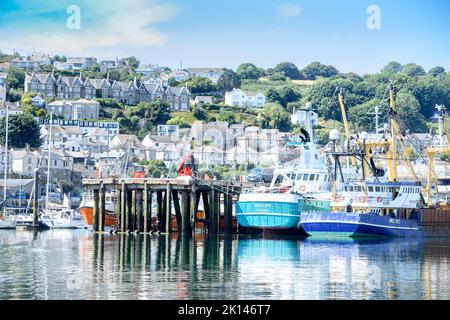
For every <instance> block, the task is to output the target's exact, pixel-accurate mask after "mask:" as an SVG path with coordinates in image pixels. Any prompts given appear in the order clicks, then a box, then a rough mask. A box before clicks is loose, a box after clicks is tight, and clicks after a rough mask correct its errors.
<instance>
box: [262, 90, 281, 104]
mask: <svg viewBox="0 0 450 320" xmlns="http://www.w3.org/2000/svg"><path fill="white" fill-rule="evenodd" d="M265 96H266V99H267V102H276V103H280V101H281V100H282V99H281V96H280V93H279V92H278V90H277V89H275V88H274V87H271V88H269V89H268V90H267V91H266V94H265Z"/></svg>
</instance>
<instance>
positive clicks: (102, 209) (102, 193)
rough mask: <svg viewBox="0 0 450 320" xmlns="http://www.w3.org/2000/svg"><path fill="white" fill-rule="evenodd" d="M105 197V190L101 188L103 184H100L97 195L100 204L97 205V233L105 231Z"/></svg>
mask: <svg viewBox="0 0 450 320" xmlns="http://www.w3.org/2000/svg"><path fill="white" fill-rule="evenodd" d="M105 195H106V190H105V187H104V186H103V184H101V186H100V194H99V198H100V204H99V210H100V212H99V213H100V215H99V218H98V231H100V232H103V231H105V216H106V213H105V201H106V200H105Z"/></svg>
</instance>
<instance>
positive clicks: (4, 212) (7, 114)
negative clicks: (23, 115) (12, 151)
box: [3, 104, 9, 217]
mask: <svg viewBox="0 0 450 320" xmlns="http://www.w3.org/2000/svg"><path fill="white" fill-rule="evenodd" d="M5 106H6V134H5V168H4V170H5V173H4V177H3V217H6V181H7V180H8V131H9V108H8V104H5Z"/></svg>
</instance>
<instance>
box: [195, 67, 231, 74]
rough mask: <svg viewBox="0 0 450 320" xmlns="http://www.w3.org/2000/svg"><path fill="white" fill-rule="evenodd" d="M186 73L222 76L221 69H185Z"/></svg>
mask: <svg viewBox="0 0 450 320" xmlns="http://www.w3.org/2000/svg"><path fill="white" fill-rule="evenodd" d="M186 71H187V72H189V73H208V72H211V73H220V74H222V73H223V72H224V71H223V68H205V67H201V68H186Z"/></svg>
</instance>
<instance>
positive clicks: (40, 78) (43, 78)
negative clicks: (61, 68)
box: [27, 73, 56, 83]
mask: <svg viewBox="0 0 450 320" xmlns="http://www.w3.org/2000/svg"><path fill="white" fill-rule="evenodd" d="M33 76H34V77H36V79H38V81H39V82H41V83H46V82H47V80H48V78H49V77H50V78H52V80H53V81H56V80H55V78H54V77H53V75H52V74H51V73H33V74H32V75H31V76H30V77H29V78H28V76H27V80H28V79H29V80H31V78H32V77H33Z"/></svg>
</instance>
